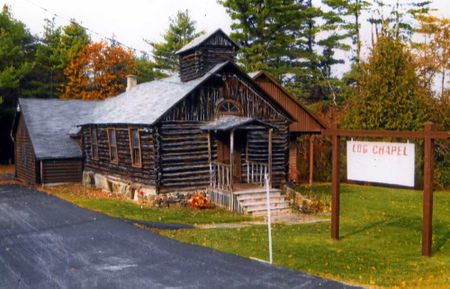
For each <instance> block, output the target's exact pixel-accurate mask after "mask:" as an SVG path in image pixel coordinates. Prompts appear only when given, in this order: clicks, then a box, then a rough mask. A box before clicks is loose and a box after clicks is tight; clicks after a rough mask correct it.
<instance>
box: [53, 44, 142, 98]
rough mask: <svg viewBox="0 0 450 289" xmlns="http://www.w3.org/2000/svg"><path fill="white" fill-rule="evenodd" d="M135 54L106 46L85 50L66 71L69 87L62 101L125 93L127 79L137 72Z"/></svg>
mask: <svg viewBox="0 0 450 289" xmlns="http://www.w3.org/2000/svg"><path fill="white" fill-rule="evenodd" d="M135 66H136V63H135V59H134V57H133V54H132V53H131V51H126V50H124V49H123V48H122V47H120V46H115V45H108V44H107V43H105V42H103V41H102V42H94V43H91V44H89V45H87V46H86V47H84V48H83V49H82V50H81V51H80V52H79V53H78V55H77V56H76V57H75V58H73V59H71V61H70V63H69V65H68V66H67V67H66V68H65V70H64V75H65V76H66V77H67V80H68V82H67V84H66V85H65V87H64V88H63V93H62V96H61V98H66V99H69V98H70V99H84V100H98V99H105V98H107V97H110V96H114V95H117V94H119V93H121V92H123V91H125V85H126V76H127V74H131V73H134V72H135Z"/></svg>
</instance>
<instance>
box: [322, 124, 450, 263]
mask: <svg viewBox="0 0 450 289" xmlns="http://www.w3.org/2000/svg"><path fill="white" fill-rule="evenodd" d="M322 134H323V135H325V136H329V137H331V140H332V154H333V155H332V198H331V237H332V238H333V239H335V240H339V205H340V174H339V168H340V164H339V157H340V152H339V146H340V137H364V138H406V139H423V140H424V173H423V174H424V182H423V227H422V256H427V257H430V256H431V254H432V252H431V243H432V218H433V140H434V139H444V140H447V139H449V138H450V131H435V130H433V124H432V123H431V122H427V123H426V124H425V129H424V130H423V131H389V130H343V129H339V125H338V124H337V123H335V124H333V126H332V128H331V129H327V130H324V131H323V132H322ZM395 151H396V153H397V154H398V153H399V150H398V148H397V149H396V150H395ZM390 152H392V150H390ZM401 152H402V151H401V150H400V153H401ZM406 154H407V153H406ZM405 182H408V181H405ZM409 182H410V181H409ZM402 185H405V184H402ZM413 186H414V184H413Z"/></svg>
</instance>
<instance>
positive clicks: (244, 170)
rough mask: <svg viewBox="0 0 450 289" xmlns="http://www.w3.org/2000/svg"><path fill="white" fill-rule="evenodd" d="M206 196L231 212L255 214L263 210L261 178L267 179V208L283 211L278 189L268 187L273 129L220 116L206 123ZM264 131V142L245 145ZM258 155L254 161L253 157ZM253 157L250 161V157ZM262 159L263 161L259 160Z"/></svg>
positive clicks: (263, 187)
mask: <svg viewBox="0 0 450 289" xmlns="http://www.w3.org/2000/svg"><path fill="white" fill-rule="evenodd" d="M203 129H204V130H207V132H208V161H209V177H210V178H209V188H208V189H209V195H210V198H211V200H213V201H214V202H215V203H216V204H219V205H221V206H224V207H227V208H229V209H230V210H233V211H239V212H248V213H252V214H258V213H259V212H262V211H265V210H266V190H265V177H266V175H267V176H268V185H269V189H270V198H271V207H273V209H277V208H280V209H283V210H284V209H287V208H288V204H287V202H286V201H285V199H284V197H283V196H282V195H281V191H280V190H279V189H274V188H272V182H271V180H272V136H273V130H274V127H273V126H272V125H271V124H267V123H265V122H263V121H260V120H256V119H252V118H247V117H239V116H231V115H228V116H222V117H220V118H219V119H217V120H215V121H212V122H210V123H208V124H207V125H206V126H205V127H203ZM257 130H259V131H265V133H266V135H267V138H266V140H263V139H259V146H258V147H252V146H249V141H248V140H249V134H251V132H255V131H257ZM255 155H258V156H260V158H259V160H254V159H253V158H255V157H254V156H255ZM252 156H253V158H252ZM261 156H262V159H263V160H265V161H261Z"/></svg>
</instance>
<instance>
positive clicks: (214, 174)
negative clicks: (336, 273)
mask: <svg viewBox="0 0 450 289" xmlns="http://www.w3.org/2000/svg"><path fill="white" fill-rule="evenodd" d="M209 171H210V180H209V186H210V187H211V188H213V189H219V190H223V191H229V192H231V167H230V165H228V164H224V163H219V162H210V163H209Z"/></svg>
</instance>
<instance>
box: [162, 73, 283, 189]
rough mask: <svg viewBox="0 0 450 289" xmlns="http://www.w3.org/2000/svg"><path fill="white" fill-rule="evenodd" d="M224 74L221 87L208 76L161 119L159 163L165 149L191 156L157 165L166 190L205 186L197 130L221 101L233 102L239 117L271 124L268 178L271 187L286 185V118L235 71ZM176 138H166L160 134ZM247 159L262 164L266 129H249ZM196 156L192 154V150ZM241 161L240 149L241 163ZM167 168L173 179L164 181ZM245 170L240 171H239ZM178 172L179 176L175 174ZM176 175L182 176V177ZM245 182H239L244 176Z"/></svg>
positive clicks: (203, 141)
mask: <svg viewBox="0 0 450 289" xmlns="http://www.w3.org/2000/svg"><path fill="white" fill-rule="evenodd" d="M222 73H223V74H225V75H226V76H227V80H226V81H225V85H224V84H223V81H222V80H221V79H219V78H213V79H212V80H210V81H208V82H207V83H205V85H203V86H201V87H200V88H199V89H197V90H196V91H194V92H193V93H192V94H191V95H190V96H188V97H186V98H185V99H184V100H183V101H181V102H180V103H179V104H177V105H176V106H175V107H173V108H172V109H171V110H170V111H169V112H168V113H167V114H166V115H165V116H164V118H163V120H162V124H163V125H162V127H161V131H162V136H161V137H162V139H161V144H162V146H163V147H166V149H163V151H162V156H164V157H163V159H164V158H167V153H168V152H169V151H167V149H170V152H172V153H176V155H175V156H176V157H177V158H180V159H182V157H183V156H190V158H189V159H185V160H181V161H173V160H170V161H171V163H170V164H165V161H164V160H163V162H162V164H163V167H164V168H165V169H163V170H162V182H163V186H165V187H166V188H177V189H182V188H183V187H186V188H187V187H189V188H202V187H203V188H204V187H205V185H207V182H208V181H209V165H208V162H207V157H208V139H207V134H206V133H202V132H201V131H200V130H199V129H198V128H199V127H201V126H202V125H204V124H205V122H207V121H210V120H213V119H214V118H215V117H216V108H217V104H218V103H220V102H221V101H222V100H224V99H233V100H235V101H238V102H239V103H240V104H241V105H242V108H243V116H249V117H253V118H257V119H260V120H263V121H265V122H267V123H271V124H272V125H273V126H274V127H275V128H276V129H275V130H274V132H273V140H272V142H273V150H272V152H273V156H272V168H273V169H272V176H273V185H274V186H281V185H283V184H285V183H286V178H287V171H288V144H289V137H288V136H289V128H288V121H287V118H286V116H284V115H283V114H282V113H281V112H279V111H278V110H277V109H276V108H275V107H274V106H273V105H272V103H271V101H272V100H270V99H265V98H263V97H262V96H261V95H259V94H258V88H255V87H254V86H253V85H252V83H249V82H247V81H246V80H245V79H236V77H235V76H233V75H234V74H235V73H233V72H226V71H223V72H222ZM168 135H170V136H173V137H178V138H179V139H177V140H176V141H174V139H171V140H169V139H167V138H165V137H164V136H168ZM212 139H213V144H214V148H213V154H214V156H213V160H215V158H216V156H215V155H216V147H215V146H216V145H217V144H216V141H215V138H214V137H213V138H212ZM248 141H249V160H252V161H264V162H267V157H268V154H267V146H268V143H267V142H268V136H267V129H265V130H249V133H248ZM194 151H195V152H196V153H195V154H192V153H193V152H194ZM244 162H245V150H243V154H242V163H244ZM168 167H169V168H170V172H171V174H172V175H170V177H166V174H167V173H168V172H167V170H168ZM242 172H243V173H244V172H246V170H245V171H244V167H243V168H242ZM177 173H180V174H182V175H179V176H177ZM180 176H183V177H182V178H181V177H180ZM243 180H244V178H243Z"/></svg>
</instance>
